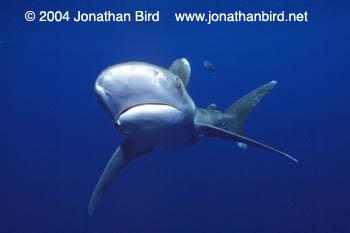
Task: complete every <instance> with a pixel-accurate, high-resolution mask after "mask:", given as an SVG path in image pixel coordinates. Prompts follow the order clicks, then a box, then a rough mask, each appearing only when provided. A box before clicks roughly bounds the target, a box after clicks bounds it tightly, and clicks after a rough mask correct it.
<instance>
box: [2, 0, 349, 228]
mask: <svg viewBox="0 0 350 233" xmlns="http://www.w3.org/2000/svg"><path fill="white" fill-rule="evenodd" d="M27 10H34V11H40V10H62V11H64V10H69V11H71V12H74V11H76V10H84V11H88V12H98V11H104V10H112V11H117V12H128V11H134V10H147V11H150V12H152V11H156V10H159V11H160V22H158V23H134V22H130V23H119V24H118V23H85V24H84V23H73V22H68V23H39V22H37V21H35V22H26V21H25V20H24V13H25V12H26V11H27ZM208 10H212V11H217V12H230V11H234V10H242V11H261V10H266V11H268V10H276V11H280V10H285V11H292V12H293V11H295V12H304V11H305V10H307V11H308V13H309V22H307V23H305V22H302V23H216V24H211V25H206V24H204V23H177V22H175V20H174V17H173V14H174V12H177V11H178V12H186V11H188V12H206V11H208ZM349 12H350V4H349V3H348V1H346V0H338V1H331V0H306V1H292V0H282V1H272V0H267V1H258V0H255V1H249V2H248V1H241V0H238V1H229V0H226V1H204V2H190V1H185V0H179V1H172V2H165V1H153V2H152V1H138V0H137V1H110V0H109V1H96V2H94V1H85V2H84V1H75V2H74V3H73V2H72V1H67V0H63V1H56V2H51V3H49V2H47V1H40V0H38V1H29V2H28V1H9V2H3V3H2V4H1V9H0V13H1V14H0V15H1V17H0V40H1V43H0V72H1V91H0V97H1V98H0V99H1V109H2V110H1V122H2V124H1V125H2V126H1V151H0V153H1V157H0V185H1V188H0V232H1V233H24V232H30V233H41V232H42V233H56V232H57V233H63V232H64V233H66V232H67V233H70V232H72V233H79V232H84V233H85V232H89V233H104V232H114V233H143V232H146V233H152V232H155V233H159V232H169V233H179V232H201V233H206V232H208V233H209V232H266V233H268V232H276V233H277V232H292V233H294V232H317V233H318V232H330V233H333V232H339V233H345V232H350V222H349V216H350V199H349V197H350V157H349V155H350V150H349V146H348V144H349V139H350V137H349V131H350V127H349V126H350V125H349V119H350V110H349V100H350V92H349V86H350V81H349V79H350V69H349V68H350V66H349V65H350V64H349V61H350V46H349V41H350V31H349V28H350V21H349ZM179 57H186V58H187V59H188V60H189V62H190V63H191V66H192V76H191V80H190V83H189V87H188V91H189V93H190V95H191V96H192V98H193V99H194V101H195V103H196V105H197V106H200V107H206V106H207V105H209V104H210V103H212V102H215V103H216V104H217V106H218V108H219V109H220V110H224V109H226V108H227V107H228V106H229V105H230V104H232V103H233V102H234V101H235V100H237V99H238V98H240V97H242V96H243V95H245V94H246V93H248V92H249V91H251V90H253V89H254V88H257V87H259V86H260V85H262V84H264V83H266V82H268V81H270V80H277V81H278V85H277V86H276V88H275V89H274V90H273V92H272V93H271V94H269V95H268V96H266V97H265V98H264V99H263V101H262V102H261V103H260V104H259V105H258V106H257V107H256V108H255V109H254V111H253V112H252V114H251V115H250V116H249V117H248V118H247V120H246V121H245V123H244V130H245V133H246V135H247V136H249V137H251V138H254V139H257V140H259V141H262V142H264V143H266V144H268V145H271V146H274V147H276V148H279V149H281V150H283V151H286V152H287V153H290V154H291V155H293V156H294V157H296V158H297V159H298V160H299V161H300V163H299V164H294V163H293V162H292V161H290V160H287V159H284V158H282V157H279V156H276V155H275V154H272V153H269V152H266V151H263V150H259V149H255V148H252V147H249V148H248V150H247V151H243V150H240V149H239V148H237V146H236V145H235V144H234V143H232V142H229V141H221V140H217V139H207V140H203V141H201V142H199V143H197V144H196V145H195V146H194V147H191V148H185V149H181V150H167V149H161V148H157V149H156V150H155V151H154V152H153V153H152V154H149V155H147V156H143V157H140V158H138V159H137V160H135V161H133V162H132V163H131V164H130V165H129V166H128V167H126V169H125V170H123V172H122V173H121V174H120V176H119V177H118V179H117V180H116V181H115V182H114V183H113V184H112V186H111V188H110V189H109V190H108V191H107V192H106V194H105V196H104V199H103V200H102V202H101V205H100V206H99V207H98V209H97V211H96V213H95V215H94V216H93V217H90V216H88V211H87V206H88V203H89V199H90V196H91V193H92V190H93V188H94V186H95V184H96V182H97V179H98V178H99V176H100V174H101V172H102V170H103V169H104V167H105V164H106V163H107V161H108V160H109V158H110V156H111V155H112V153H113V152H114V150H115V149H116V147H117V146H118V145H119V144H120V143H121V142H122V140H123V138H124V136H122V135H121V134H120V133H119V132H117V131H116V130H115V128H114V127H113V123H112V122H111V121H110V119H109V118H108V117H107V115H106V114H105V112H104V111H103V110H102V108H101V106H100V105H99V104H98V102H97V100H96V98H95V96H94V92H93V84H94V81H95V79H96V77H97V75H98V74H99V73H100V72H101V71H102V70H103V69H104V68H106V67H107V66H109V65H112V64H116V63H119V62H125V61H134V60H137V61H145V62H149V63H153V64H156V65H159V66H163V67H168V66H169V65H170V64H171V63H172V62H173V61H174V60H175V59H177V58H179ZM206 59H208V60H210V61H211V62H212V63H213V64H214V65H215V67H216V70H217V72H216V77H215V79H213V78H211V74H210V72H208V70H206V68H205V67H204V66H203V61H204V60H206Z"/></svg>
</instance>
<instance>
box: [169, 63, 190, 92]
mask: <svg viewBox="0 0 350 233" xmlns="http://www.w3.org/2000/svg"><path fill="white" fill-rule="evenodd" d="M169 70H170V71H171V72H172V73H174V74H176V75H177V76H179V77H180V78H181V80H182V82H183V83H184V85H185V87H187V86H188V82H189V81H190V76H191V66H190V63H189V62H188V61H187V59H186V58H179V59H177V60H175V61H174V62H173V64H171V66H170V67H169Z"/></svg>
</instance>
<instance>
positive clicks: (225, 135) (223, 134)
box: [196, 122, 298, 163]
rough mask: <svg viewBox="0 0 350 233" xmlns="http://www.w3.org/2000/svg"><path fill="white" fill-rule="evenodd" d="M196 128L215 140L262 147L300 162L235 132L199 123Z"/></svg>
mask: <svg viewBox="0 0 350 233" xmlns="http://www.w3.org/2000/svg"><path fill="white" fill-rule="evenodd" d="M196 126H197V127H198V130H199V133H200V134H202V135H204V136H207V137H214V138H221V139H225V140H232V141H235V142H241V143H245V144H248V145H251V146H255V147H260V148H262V149H265V150H268V151H271V152H274V153H276V154H279V155H282V156H285V157H287V158H289V159H291V160H293V161H294V162H296V163H297V162H298V160H296V159H295V158H293V157H292V156H290V155H288V154H286V153H284V152H282V151H279V150H277V149H275V148H272V147H270V146H267V145H265V144H263V143H260V142H257V141H254V140H253V139H249V138H246V137H244V136H241V135H239V134H236V133H234V132H230V131H227V130H224V129H221V128H218V127H215V126H212V125H208V124H203V123H198V122H197V123H196Z"/></svg>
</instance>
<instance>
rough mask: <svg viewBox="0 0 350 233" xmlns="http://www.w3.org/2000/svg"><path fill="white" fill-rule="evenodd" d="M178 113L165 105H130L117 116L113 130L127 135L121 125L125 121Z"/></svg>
mask: <svg viewBox="0 0 350 233" xmlns="http://www.w3.org/2000/svg"><path fill="white" fill-rule="evenodd" d="M174 111H175V112H180V110H179V109H177V108H176V107H174V106H172V105H169V104H165V103H140V104H135V105H131V106H129V107H127V108H125V109H123V110H122V111H120V113H119V114H118V119H117V120H116V121H115V128H116V129H118V130H119V131H120V132H121V133H123V134H125V135H129V132H128V130H126V129H125V128H124V127H123V126H122V125H123V124H125V122H127V121H136V119H138V118H142V117H146V118H147V117H149V118H152V115H156V114H157V113H160V114H162V113H166V112H174Z"/></svg>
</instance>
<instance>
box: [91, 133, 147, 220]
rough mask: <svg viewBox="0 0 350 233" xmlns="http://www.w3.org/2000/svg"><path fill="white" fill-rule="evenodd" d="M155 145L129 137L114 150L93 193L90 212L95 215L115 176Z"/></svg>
mask: <svg viewBox="0 0 350 233" xmlns="http://www.w3.org/2000/svg"><path fill="white" fill-rule="evenodd" d="M152 150H153V146H147V145H142V144H140V143H138V142H135V141H134V140H132V139H130V138H127V139H126V140H125V141H124V142H123V143H122V144H121V145H120V146H119V147H118V148H117V150H116V151H115V152H114V154H113V156H112V158H111V159H110V160H109V162H108V163H107V166H106V168H105V169H104V171H103V173H102V175H101V177H100V179H99V180H98V182H97V185H96V187H95V189H94V191H93V193H92V196H91V200H90V203H89V214H90V215H93V214H94V212H95V210H96V207H97V205H98V204H99V202H100V201H101V199H102V197H103V194H104V192H105V191H106V190H107V188H108V187H109V186H110V185H111V183H112V181H113V180H114V178H115V177H116V176H117V175H118V174H119V173H120V171H121V170H122V169H123V168H124V167H125V166H126V165H127V164H128V163H129V162H130V161H131V160H133V159H134V158H136V157H138V156H140V155H143V154H147V153H150V152H151V151H152Z"/></svg>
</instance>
